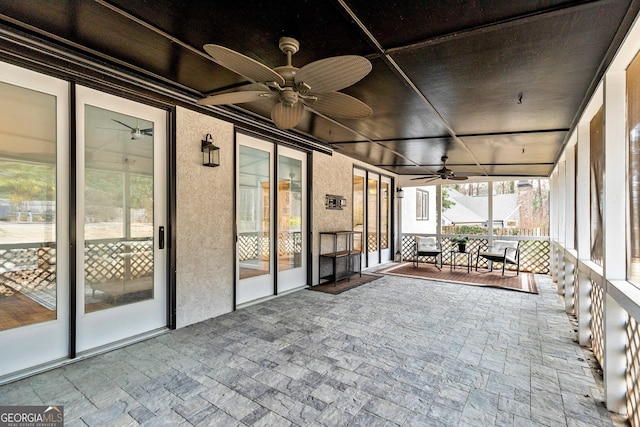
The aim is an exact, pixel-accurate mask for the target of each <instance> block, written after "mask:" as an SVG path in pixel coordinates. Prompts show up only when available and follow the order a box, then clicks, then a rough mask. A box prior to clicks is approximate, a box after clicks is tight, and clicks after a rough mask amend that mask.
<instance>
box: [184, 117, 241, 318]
mask: <svg viewBox="0 0 640 427" xmlns="http://www.w3.org/2000/svg"><path fill="white" fill-rule="evenodd" d="M207 133H210V134H211V136H212V137H213V141H214V143H215V144H216V145H217V146H219V147H220V166H219V167H216V168H209V167H205V166H203V165H202V153H201V152H200V141H201V140H203V139H204V137H205V135H206V134H207ZM176 134H177V138H176V218H175V224H176V225H175V227H176V230H175V235H176V288H177V289H176V293H177V301H176V312H177V318H176V323H177V327H183V326H187V325H190V324H192V323H196V322H200V321H203V320H206V319H210V318H212V317H216V316H219V315H221V314H224V313H228V312H230V311H232V310H233V288H234V286H235V283H234V280H235V274H234V265H233V254H234V250H235V247H234V241H233V223H234V218H233V174H234V164H233V159H234V156H233V150H234V144H233V125H232V124H230V123H226V122H224V121H221V120H218V119H216V118H213V117H210V116H207V115H204V114H200V113H197V112H194V111H191V110H188V109H185V108H181V107H178V108H177V111H176Z"/></svg>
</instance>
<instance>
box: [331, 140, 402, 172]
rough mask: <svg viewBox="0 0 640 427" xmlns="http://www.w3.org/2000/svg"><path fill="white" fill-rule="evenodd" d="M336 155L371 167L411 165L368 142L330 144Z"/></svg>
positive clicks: (392, 153)
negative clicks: (338, 154) (359, 161)
mask: <svg viewBox="0 0 640 427" xmlns="http://www.w3.org/2000/svg"><path fill="white" fill-rule="evenodd" d="M331 146H332V147H333V148H336V149H337V151H338V153H340V154H344V155H346V156H349V157H353V158H355V159H358V160H362V161H366V162H367V163H370V164H372V165H389V166H406V165H411V164H412V163H411V162H410V161H407V160H406V159H403V158H402V157H400V156H398V155H396V154H395V153H394V152H393V151H391V150H388V149H386V148H384V147H383V146H381V145H379V144H375V143H374V144H372V143H370V142H352V143H348V144H339V143H338V144H332V145H331Z"/></svg>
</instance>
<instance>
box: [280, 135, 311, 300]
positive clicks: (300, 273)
mask: <svg viewBox="0 0 640 427" xmlns="http://www.w3.org/2000/svg"><path fill="white" fill-rule="evenodd" d="M306 176H307V168H306V154H305V153H302V152H299V151H295V150H291V149H288V148H284V147H278V197H277V200H278V207H277V224H278V242H277V248H278V292H284V291H288V290H291V289H295V288H299V287H301V286H304V285H306V282H307V263H306V256H305V255H306V252H307V238H306V234H307V226H306V220H305V218H306V214H307V212H306V211H307V199H306V194H307V188H306Z"/></svg>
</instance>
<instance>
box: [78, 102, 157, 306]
mask: <svg viewBox="0 0 640 427" xmlns="http://www.w3.org/2000/svg"><path fill="white" fill-rule="evenodd" d="M84 161H85V171H84V172H85V173H84V204H85V206H84V250H85V259H84V275H85V277H84V279H85V298H84V302H85V312H86V313H89V312H94V311H97V310H104V309H108V308H113V307H117V306H120V305H125V304H131V303H136V302H140V301H145V300H148V299H151V298H153V264H154V263H153V123H151V122H148V121H145V120H142V119H140V118H137V117H132V116H128V115H124V114H120V113H118V112H115V111H110V110H105V109H102V108H98V107H94V106H90V105H87V106H86V107H85V158H84Z"/></svg>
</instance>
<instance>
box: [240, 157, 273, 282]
mask: <svg viewBox="0 0 640 427" xmlns="http://www.w3.org/2000/svg"><path fill="white" fill-rule="evenodd" d="M238 177H239V183H240V186H239V188H240V189H239V194H238V204H239V206H238V218H239V221H238V256H239V262H240V279H247V278H249V277H254V276H261V275H264V274H269V273H270V262H269V259H270V253H269V247H270V245H271V241H270V240H271V239H270V235H269V234H270V233H269V231H270V226H269V222H270V215H269V209H270V206H269V179H270V171H269V153H267V152H265V151H262V150H256V149H254V148H250V147H245V146H240V170H239V174H238Z"/></svg>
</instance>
